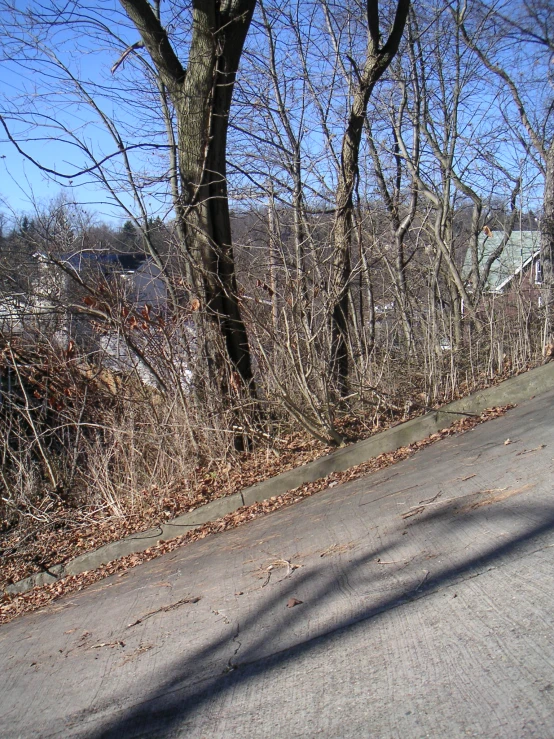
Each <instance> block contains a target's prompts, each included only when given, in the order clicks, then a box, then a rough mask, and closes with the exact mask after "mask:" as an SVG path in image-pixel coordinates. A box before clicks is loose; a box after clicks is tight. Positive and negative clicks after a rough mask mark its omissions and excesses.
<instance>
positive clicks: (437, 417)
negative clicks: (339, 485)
mask: <svg viewBox="0 0 554 739" xmlns="http://www.w3.org/2000/svg"><path fill="white" fill-rule="evenodd" d="M553 387H554V362H550V363H548V364H545V365H543V366H542V367H537V368H536V369H533V370H530V371H529V372H526V373H525V374H522V375H518V376H517V377H512V378H511V379H509V380H506V381H505V382H503V383H501V384H500V385H496V386H495V387H491V388H487V389H486V390H481V391H479V392H477V393H474V394H473V395H470V396H469V397H467V398H463V399H462V400H457V401H455V402H454V403H449V404H448V405H445V406H443V407H442V408H440V409H439V410H438V411H432V412H431V413H427V414H426V415H425V416H420V417H419V418H414V419H413V420H411V421H406V423H401V424H399V425H398V426H394V427H393V428H390V429H387V430H386V431H383V432H381V433H379V434H375V436H372V437H370V438H369V439H365V440H364V441H360V442H357V443H356V444H352V445H351V446H348V447H344V448H343V449H338V450H337V451H335V452H332V453H331V454H329V455H327V456H325V457H321V458H320V459H316V460H315V461H313V462H309V463H308V464H305V465H303V466H302V467H298V468H297V469H294V470H289V471H288V472H283V473H282V474H281V475H277V476H276V477H272V478H270V479H269V480H265V481H264V482H261V483H259V484H257V485H254V486H252V487H249V488H246V489H245V490H243V491H242V492H240V493H235V494H234V495H229V496H227V497H225V498H218V499H217V500H214V501H212V502H211V503H206V505H204V506H201V507H200V508H197V509H196V510H194V511H192V512H190V513H185V514H184V515H182V516H178V517H177V518H174V519H173V520H171V521H168V522H167V523H164V524H160V525H159V526H158V527H157V528H153V529H149V530H148V531H143V532H141V533H138V534H133V535H132V536H129V537H127V538H125V539H122V540H120V541H115V542H112V543H111V544H106V545H105V546H103V547H100V548H99V549H96V550H94V551H92V552H87V553H85V554H81V555H80V556H79V557H76V558H75V559H73V560H71V561H70V562H68V563H66V564H65V565H54V566H53V567H51V568H50V569H49V571H48V572H39V573H37V574H35V575H31V577H27V578H25V579H24V580H20V581H19V582H17V583H14V584H13V585H9V586H8V587H7V588H6V589H5V591H6V592H7V593H24V592H26V591H27V590H31V589H32V588H34V587H36V586H40V585H46V584H49V583H53V582H55V581H56V580H58V579H60V578H62V577H66V576H67V575H77V574H79V573H81V572H85V571H87V570H94V569H96V568H97V567H100V566H102V565H105V564H108V562H112V561H113V560H114V559H119V558H120V557H125V556H126V555H128V554H134V553H137V552H143V551H144V550H145V549H148V548H149V547H151V546H152V545H153V544H155V543H156V542H158V541H166V540H168V539H173V538H174V537H176V536H179V535H181V534H183V533H185V532H186V531H189V530H191V529H194V528H196V527H197V526H201V525H202V524H204V523H207V522H208V521H213V520H215V519H217V518H220V517H221V516H225V515H226V514H228V513H232V512H233V511H235V510H237V508H240V507H241V506H244V505H252V504H253V503H259V502H261V501H263V500H267V499H268V498H271V497H272V496H274V495H282V494H283V493H286V492H287V491H288V490H292V489H294V488H296V487H298V486H299V485H303V484H304V483H307V482H314V481H315V480H318V479H319V478H321V477H326V476H327V475H329V474H331V473H332V472H342V471H343V470H346V469H348V468H349V467H354V466H355V465H358V464H361V463H363V462H367V461H368V460H370V459H372V458H373V457H377V456H379V454H384V453H386V452H393V451H395V450H396V449H399V448H400V447H403V446H408V445H409V444H413V443H414V442H416V441H421V440H422V439H425V438H426V437H427V436H430V435H431V434H434V433H435V432H437V431H439V430H440V429H443V428H445V427H447V426H450V425H451V424H452V423H454V422H455V421H456V420H458V419H459V418H460V417H462V416H467V415H477V414H481V413H482V412H483V411H484V410H485V409H486V408H490V407H493V406H501V405H508V404H509V403H514V404H515V403H520V402H522V401H524V400H528V399H529V398H530V397H532V396H535V395H540V394H542V393H544V392H547V391H548V390H550V389H551V388H553Z"/></svg>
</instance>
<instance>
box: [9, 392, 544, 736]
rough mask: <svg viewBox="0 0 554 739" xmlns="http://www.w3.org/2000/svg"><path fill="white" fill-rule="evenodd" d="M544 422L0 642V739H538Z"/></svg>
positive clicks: (520, 414)
mask: <svg viewBox="0 0 554 739" xmlns="http://www.w3.org/2000/svg"><path fill="white" fill-rule="evenodd" d="M553 404H554V391H550V392H548V393H545V394H543V395H541V396H540V397H537V398H535V399H534V400H530V401H526V402H522V403H521V404H520V405H519V406H518V407H517V408H515V409H514V410H512V411H510V412H509V413H507V414H506V415H505V416H503V417H501V418H498V419H495V420H493V421H489V422H488V423H487V424H483V425H481V426H478V427H476V428H475V429H474V430H473V431H471V432H469V433H467V434H464V435H461V436H455V437H450V438H448V439H445V440H443V441H440V442H438V443H437V444H435V445H433V446H430V447H427V448H426V449H423V450H422V451H421V452H419V453H418V454H417V455H414V456H413V457H412V458H410V459H408V460H406V461H404V462H401V463H399V464H397V465H395V466H394V467H392V468H388V469H385V470H382V471H381V472H378V473H375V474H372V475H369V476H368V477H366V478H364V479H360V480H357V481H355V482H352V483H349V484H347V485H341V486H337V487H335V488H332V489H330V490H327V491H324V492H322V493H320V494H318V495H317V496H314V497H312V498H308V499H306V500H304V501H302V502H301V503H299V504H297V505H295V506H292V507H290V508H287V509H283V510H281V511H277V512H276V513H273V514H271V515H269V516H267V517H264V518H261V519H258V520H255V521H253V522H252V523H250V524H248V525H246V526H243V527H241V528H239V529H235V530H231V531H227V532H224V533H223V534H220V535H216V536H212V537H209V538H207V539H205V540H203V541H199V542H196V543H194V544H191V545H190V546H188V547H184V548H183V549H179V550H176V551H174V552H172V553H171V554H168V555H165V556H163V557H160V558H159V559H156V560H153V561H151V562H149V563H147V564H145V565H143V566H141V567H139V568H136V569H133V570H130V571H129V572H128V573H126V574H125V575H124V576H121V577H117V576H114V577H112V578H108V579H107V580H104V581H102V582H101V583H98V584H97V585H96V586H93V587H91V588H89V589H88V590H86V591H83V592H82V593H79V594H77V595H73V596H70V597H67V598H62V599H60V601H58V602H57V603H55V604H53V605H52V606H51V607H49V608H48V609H46V611H43V612H40V613H36V614H30V615H28V616H24V617H22V618H21V619H18V620H16V621H14V622H12V623H10V624H7V625H6V626H3V627H0V674H2V678H1V679H2V681H3V684H2V689H1V690H0V715H1V716H2V724H1V729H0V733H1V735H2V737H5V738H6V739H11V738H12V737H13V738H14V739H15V737H23V738H26V737H44V738H45V739H46V738H48V737H55V736H59V737H88V738H89V739H93V738H95V739H96V738H98V739H99V738H100V737H106V738H108V737H181V736H183V737H184V736H186V737H193V738H195V737H198V738H200V737H210V739H211V738H212V737H214V738H218V737H221V739H223V738H225V739H228V737H235V736H237V737H245V738H246V739H249V738H252V739H256V738H258V737H260V738H262V737H263V738H265V737H275V738H276V739H281V738H283V739H290V737H325V738H327V737H329V738H330V737H347V738H348V737H356V738H358V737H379V738H387V737H402V739H416V738H419V737H437V738H440V739H443V738H444V737H448V738H449V739H458V737H467V736H478V737H487V739H525V738H527V737H540V738H541V739H545V738H546V737H551V736H553V735H554V730H553V727H554V719H553V717H554V641H553V640H552V633H553V631H552V629H553V623H552V622H553V614H554V602H553V601H554V496H553V490H552V487H553V483H552V480H553V479H554V475H553V472H554V469H553V467H554V465H553V450H554V424H553V421H552V410H553ZM508 439H509V440H510V443H505V442H506V441H507V440H508Z"/></svg>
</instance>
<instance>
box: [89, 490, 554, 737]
mask: <svg viewBox="0 0 554 739" xmlns="http://www.w3.org/2000/svg"><path fill="white" fill-rule="evenodd" d="M517 514H518V515H517V519H518V522H519V523H518V528H519V530H518V531H517V532H514V533H512V534H507V533H506V532H504V531H503V532H502V541H501V542H500V543H498V541H496V543H495V544H494V545H489V546H487V544H486V542H479V543H478V546H477V547H476V548H479V551H478V552H475V551H473V552H472V553H470V554H468V555H466V556H464V557H463V558H461V559H459V560H458V561H456V562H455V563H451V564H450V565H442V566H441V564H440V562H438V561H437V566H436V569H435V571H429V572H428V573H427V575H426V576H425V577H424V578H423V579H422V578H421V569H419V571H416V569H414V570H413V571H412V572H411V573H410V577H409V582H406V581H404V582H402V581H401V580H398V579H395V578H394V577H393V578H391V577H390V575H388V579H387V582H388V588H385V589H381V593H382V594H381V595H376V592H377V593H378V592H379V589H377V591H375V589H374V592H373V595H371V604H369V605H368V603H367V602H366V603H363V602H361V603H359V605H358V606H357V607H356V608H354V609H352V608H350V609H348V608H344V609H343V610H344V611H347V612H346V613H343V614H342V615H340V617H339V618H337V617H336V616H335V617H334V618H327V620H326V621H325V619H323V621H324V625H323V626H321V627H320V631H319V633H317V635H315V636H313V637H311V638H308V639H305V640H304V641H301V642H300V643H296V644H292V645H291V646H288V647H287V648H284V649H281V650H279V646H277V648H276V651H275V652H272V640H276V641H277V642H279V635H280V634H282V633H283V632H287V631H288V632H289V633H290V634H294V626H295V624H296V623H300V622H301V621H305V620H306V619H311V618H312V615H313V617H314V619H315V617H316V616H318V617H319V616H321V614H325V612H326V607H327V606H328V605H329V603H330V600H331V599H332V598H333V597H336V592H337V588H338V587H340V584H339V583H338V581H337V570H336V569H334V568H333V567H329V566H328V565H327V563H326V562H324V561H323V560H320V561H319V562H318V563H317V565H315V566H310V567H308V566H307V567H306V570H305V571H297V572H295V574H294V589H295V591H296V592H300V591H301V587H302V584H303V583H304V584H306V583H307V582H308V581H310V583H311V591H310V593H311V594H310V602H309V603H305V604H303V605H302V606H301V607H298V608H291V609H284V603H283V590H282V588H277V589H276V590H278V591H279V592H275V593H274V594H271V593H270V592H269V588H268V597H267V598H266V599H265V600H264V602H263V604H261V605H260V607H259V608H257V609H253V611H249V615H248V617H247V618H246V619H242V618H241V621H240V625H239V626H238V627H237V629H236V631H235V633H234V635H233V637H231V639H230V638H229V637H225V638H217V639H213V640H212V641H211V642H210V643H208V644H207V645H206V646H204V647H203V648H201V649H197V650H191V651H190V652H189V653H188V654H186V655H185V656H183V657H182V658H180V659H178V660H177V664H175V665H172V667H171V673H172V675H173V677H171V678H170V679H165V680H164V678H163V677H162V676H161V675H160V679H159V682H158V684H157V685H156V686H155V687H151V688H150V689H149V690H148V692H145V695H144V697H143V699H142V700H141V701H140V703H138V704H136V705H134V706H131V707H130V708H127V709H119V715H116V716H115V717H114V713H115V714H117V713H118V705H121V702H122V701H123V700H124V697H123V696H122V697H121V699H118V698H117V697H116V698H114V700H113V701H112V702H111V703H110V705H109V706H107V705H105V706H103V707H102V713H103V714H104V715H106V716H109V717H110V718H108V719H107V720H106V721H105V723H104V725H103V726H102V727H100V728H98V729H95V730H91V731H90V733H88V734H87V736H88V737H90V739H100V737H103V738H106V739H108V738H110V737H120V736H124V737H134V736H167V735H170V734H172V733H173V732H178V731H179V729H180V728H182V729H183V731H186V724H187V721H191V720H192V719H193V716H194V715H195V714H196V715H197V714H198V712H199V711H202V710H203V708H204V709H205V707H206V706H207V704H209V703H210V702H212V701H214V699H216V698H218V697H220V696H222V695H224V694H225V693H228V692H231V693H232V692H233V691H234V690H235V689H236V688H237V687H239V686H241V685H244V684H248V683H252V682H255V681H256V679H257V678H258V677H259V676H261V675H264V674H267V673H270V672H272V671H273V670H275V669H277V668H282V667H284V666H286V665H289V664H291V663H293V662H294V661H295V660H297V659H298V658H300V657H301V656H303V655H305V654H307V653H309V652H310V651H311V650H313V649H315V648H317V647H321V646H325V645H326V644H327V643H329V644H330V643H331V641H332V640H334V639H337V638H339V639H340V638H341V636H344V635H346V634H347V633H348V632H349V631H354V630H355V629H356V628H358V625H360V624H367V622H368V621H370V620H372V619H376V618H378V617H382V616H383V615H384V614H386V613H387V612H389V611H391V610H392V609H396V608H399V607H405V606H408V605H409V604H410V603H413V602H415V601H417V600H419V599H421V598H425V597H427V596H429V595H431V594H433V593H435V592H436V591H438V590H439V589H442V588H445V587H449V586H452V585H454V584H456V583H458V582H460V581H461V580H466V579H468V578H469V577H472V576H475V575H477V574H480V573H481V572H483V571H487V570H488V569H491V568H493V567H497V566H499V565H500V564H501V563H503V562H506V561H507V560H508V559H515V557H516V556H518V555H519V556H521V555H522V554H525V553H528V552H530V551H537V550H540V549H542V548H543V547H545V546H547V545H546V544H545V542H544V539H545V538H546V537H547V535H548V534H550V533H551V532H552V531H553V530H554V506H548V505H542V506H537V505H531V504H530V503H522V502H521V501H519V502H518V506H517ZM483 517H485V518H486V521H487V522H492V521H496V522H497V523H498V522H500V523H502V524H503V525H504V524H507V526H505V528H506V527H507V528H509V527H510V526H509V521H510V520H511V521H512V523H513V520H514V512H513V511H512V509H511V508H510V506H504V505H482V506H475V507H473V508H471V507H470V508H468V507H467V506H466V507H465V508H464V507H463V506H461V505H460V501H459V500H454V501H452V502H451V503H446V504H445V505H442V506H440V507H438V508H437V509H431V511H430V512H428V511H424V512H423V514H422V515H421V516H419V517H418V520H414V521H413V522H410V523H411V526H413V527H419V526H421V525H422V524H432V525H433V526H434V527H436V524H437V522H440V524H441V527H443V528H441V532H442V531H444V532H445V535H448V531H449V530H452V529H453V528H458V529H459V528H460V527H462V528H463V527H464V526H466V527H470V528H471V527H472V526H473V525H474V524H476V523H479V522H480V521H481V522H482V520H483ZM522 521H525V522H526V524H525V527H524V524H522ZM405 527H406V523H405V522H403V523H402V526H401V527H400V528H399V529H398V540H400V538H401V532H402V531H403V530H405ZM512 528H513V527H512ZM433 530H435V531H436V529H433ZM541 540H543V541H542V542H541ZM392 545H394V541H392V542H391V541H389V542H388V543H387V546H386V547H385V548H384V549H382V548H373V549H371V551H367V549H366V550H365V551H364V553H363V554H360V555H358V556H353V557H352V559H351V561H350V562H349V563H348V565H347V566H345V567H346V576H347V578H348V579H352V580H356V579H357V581H358V582H363V583H365V585H367V587H370V586H371V585H372V584H373V585H374V584H375V579H376V578H375V568H373V569H372V570H371V575H368V568H367V565H369V564H370V563H375V562H376V559H377V558H378V557H381V556H383V553H384V552H385V551H388V550H390V549H391V546H392ZM419 565H420V567H421V560H420V561H419ZM339 575H340V577H341V579H342V578H344V569H343V570H342V571H341V572H340V573H339ZM384 581H385V579H384V580H383V582H384ZM314 583H315V585H316V588H314ZM358 600H359V601H364V600H365V601H367V600H369V596H368V597H364V598H360V599H358ZM350 605H351V604H350ZM277 608H278V609H280V611H279V614H278V615H279V617H278V618H276V619H275V622H274V625H273V626H272V627H271V628H270V629H261V630H260V629H258V630H257V631H256V625H257V624H258V622H259V619H260V618H262V617H263V616H264V615H267V614H268V613H270V612H272V611H275V609H277ZM308 609H309V611H310V612H308ZM312 612H313V613H312ZM320 620H321V619H320ZM248 640H250V641H249V643H248V644H247V645H246V644H245V643H246V642H247V641H248ZM234 645H236V646H234ZM230 654H231V655H233V656H232V658H231V659H229V655H230ZM166 674H167V673H166ZM99 708H100V707H99ZM81 718H82V723H81V726H82V727H83V728H84V726H83V724H86V723H87V722H88V721H90V722H91V723H95V724H96V723H97V722H98V719H99V715H98V712H97V713H96V715H94V714H93V715H91V714H90V713H87V715H85V716H82V717H81Z"/></svg>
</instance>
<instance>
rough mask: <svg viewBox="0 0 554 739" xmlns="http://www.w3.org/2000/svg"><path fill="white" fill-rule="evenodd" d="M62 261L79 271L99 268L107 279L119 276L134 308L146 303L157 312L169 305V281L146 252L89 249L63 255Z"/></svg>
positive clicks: (142, 306) (127, 299) (138, 308)
mask: <svg viewBox="0 0 554 739" xmlns="http://www.w3.org/2000/svg"><path fill="white" fill-rule="evenodd" d="M60 262H62V263H63V264H64V265H66V266H68V267H71V268H73V269H74V270H75V271H76V272H77V273H78V274H80V275H82V274H84V273H85V272H89V273H91V272H94V271H98V272H99V273H100V274H101V275H102V276H103V277H104V278H106V279H107V280H110V279H111V278H115V277H119V278H120V279H121V283H122V284H123V286H124V294H123V295H122V298H123V299H124V300H125V301H126V302H127V303H128V304H129V307H131V308H133V309H134V310H138V311H140V310H142V309H143V308H144V307H145V306H146V305H148V306H150V308H154V309H155V310H156V311H157V312H164V311H165V309H166V306H167V287H166V282H165V280H164V279H163V277H162V273H161V270H160V268H159V267H158V266H157V265H156V264H155V263H154V261H153V260H152V259H151V258H150V257H148V256H147V255H146V254H144V253H140V252H139V253H129V254H126V253H123V254H122V253H119V252H110V251H97V250H87V251H79V252H75V253H73V254H65V255H62V256H61V257H60Z"/></svg>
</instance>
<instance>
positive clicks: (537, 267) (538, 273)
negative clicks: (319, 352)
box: [535, 259, 542, 285]
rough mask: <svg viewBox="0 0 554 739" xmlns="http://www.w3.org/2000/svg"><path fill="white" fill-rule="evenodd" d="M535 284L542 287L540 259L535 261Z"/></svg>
mask: <svg viewBox="0 0 554 739" xmlns="http://www.w3.org/2000/svg"><path fill="white" fill-rule="evenodd" d="M535 284H536V285H542V264H541V260H540V259H537V261H536V262H535Z"/></svg>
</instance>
